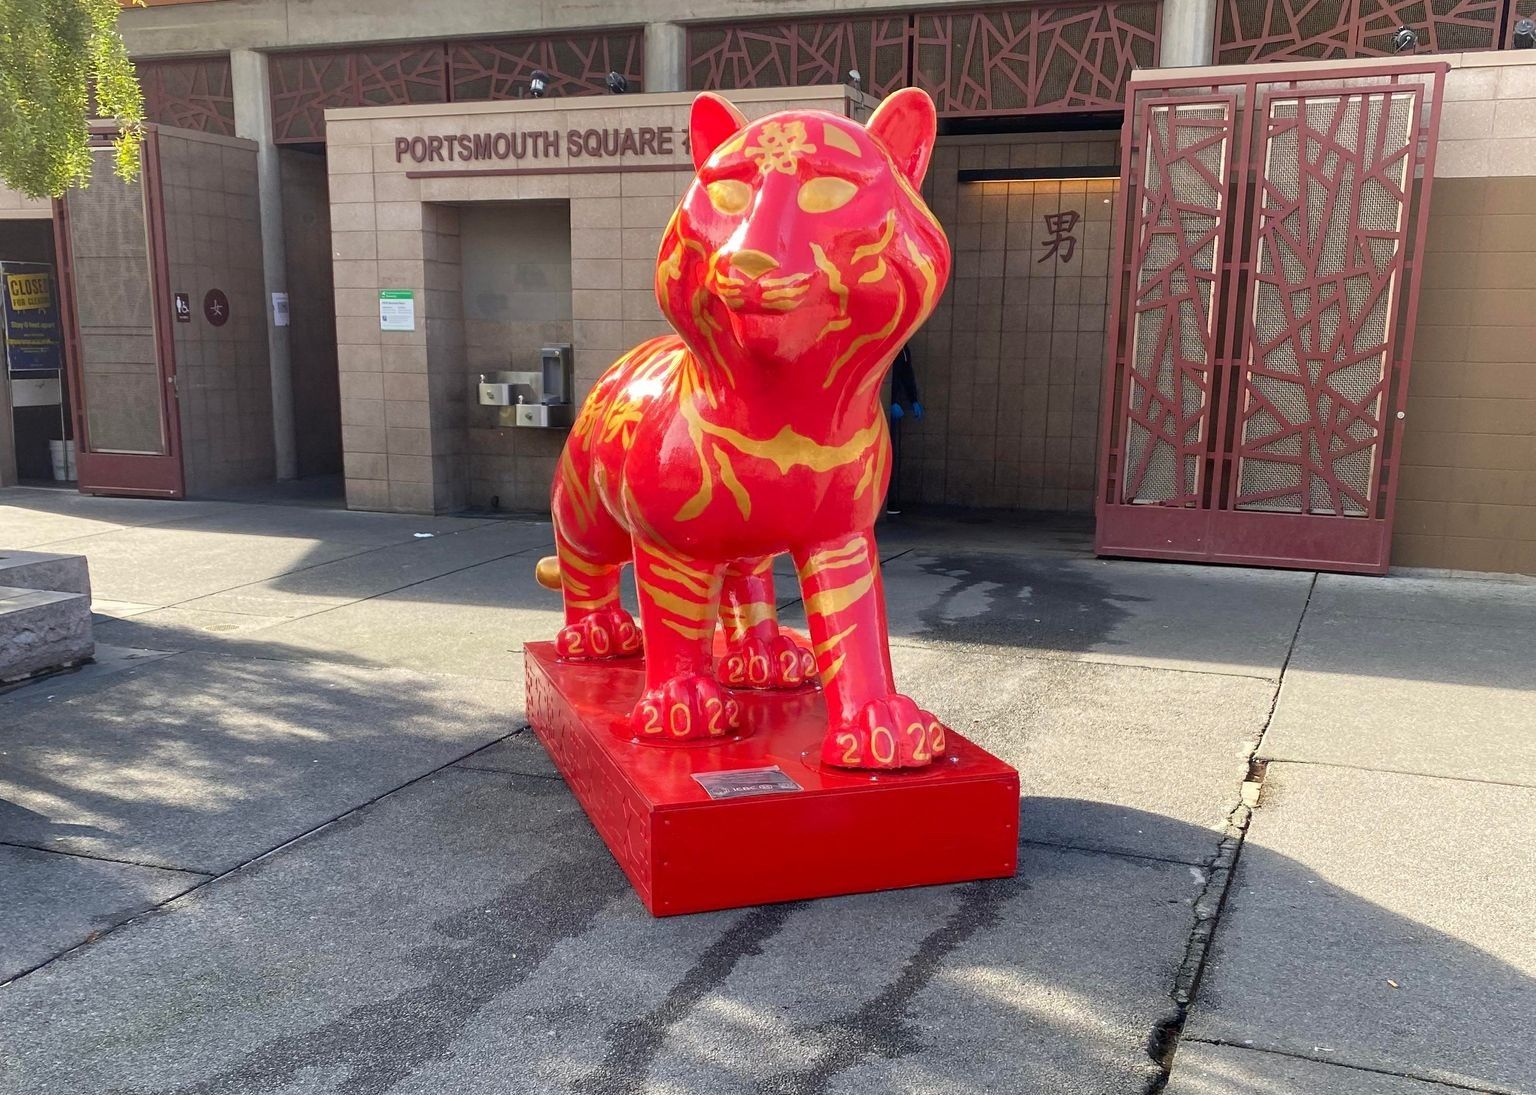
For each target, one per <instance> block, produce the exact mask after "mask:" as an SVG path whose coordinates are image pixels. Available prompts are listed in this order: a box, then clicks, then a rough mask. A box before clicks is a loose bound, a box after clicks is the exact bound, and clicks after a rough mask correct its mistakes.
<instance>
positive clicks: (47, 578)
mask: <svg viewBox="0 0 1536 1095" xmlns="http://www.w3.org/2000/svg"><path fill="white" fill-rule="evenodd" d="M0 586H9V587H11V588H13V589H47V590H52V591H53V592H55V593H83V594H85V596H86V599H87V600H89V599H90V596H91V574H90V571H89V569H88V568H87V567H86V562H85V556H84V555H50V554H48V553H47V552H42V551H9V550H0Z"/></svg>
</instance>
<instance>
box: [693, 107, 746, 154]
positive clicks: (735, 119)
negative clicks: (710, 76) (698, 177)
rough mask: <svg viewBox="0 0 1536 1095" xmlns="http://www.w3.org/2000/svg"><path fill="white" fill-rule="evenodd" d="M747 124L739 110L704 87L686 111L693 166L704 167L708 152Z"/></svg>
mask: <svg viewBox="0 0 1536 1095" xmlns="http://www.w3.org/2000/svg"><path fill="white" fill-rule="evenodd" d="M746 124H747V119H746V118H745V117H744V116H743V115H742V113H741V111H739V110H737V109H736V108H735V107H734V106H732V105H731V104H730V103H728V102H726V101H725V100H724V99H722V98H720V96H718V95H711V94H710V93H709V92H707V91H706V92H703V93H701V94H700V95H699V96H698V97H697V98H695V99H694V100H693V111H692V113H690V114H689V115H688V148H689V150H690V151H691V152H692V153H693V169H694V170H695V171H697V170H698V169H699V168H701V167H703V166H704V161H705V160H707V159H709V154H710V153H711V152H713V151H714V150H715V149H717V148H719V147H720V145H721V144H723V143H724V142H725V141H726V140H727V139H728V138H729V137H730V136H731V134H733V133H735V132H736V131H737V130H739V129H740V128H741V127H742V126H744V125H746Z"/></svg>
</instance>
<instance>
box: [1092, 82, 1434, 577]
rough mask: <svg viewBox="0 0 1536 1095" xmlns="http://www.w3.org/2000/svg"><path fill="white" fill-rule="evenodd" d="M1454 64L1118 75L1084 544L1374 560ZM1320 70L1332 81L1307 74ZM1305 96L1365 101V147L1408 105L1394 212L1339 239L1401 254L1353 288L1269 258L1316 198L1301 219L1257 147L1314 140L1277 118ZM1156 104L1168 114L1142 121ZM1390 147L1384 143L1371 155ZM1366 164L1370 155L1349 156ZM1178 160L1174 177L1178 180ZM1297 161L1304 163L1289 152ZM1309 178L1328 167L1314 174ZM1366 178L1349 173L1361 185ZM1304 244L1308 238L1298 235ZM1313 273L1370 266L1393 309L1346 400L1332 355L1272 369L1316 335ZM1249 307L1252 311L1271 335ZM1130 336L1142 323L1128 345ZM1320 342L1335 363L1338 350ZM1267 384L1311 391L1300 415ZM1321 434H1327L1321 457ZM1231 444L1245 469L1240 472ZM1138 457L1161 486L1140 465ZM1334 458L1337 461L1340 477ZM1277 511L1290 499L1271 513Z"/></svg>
mask: <svg viewBox="0 0 1536 1095" xmlns="http://www.w3.org/2000/svg"><path fill="white" fill-rule="evenodd" d="M1447 68H1448V66H1446V65H1445V64H1444V63H1443V62H1422V61H1421V62H1404V63H1403V64H1400V65H1392V66H1381V65H1375V66H1371V67H1365V66H1358V67H1349V66H1340V67H1339V68H1333V69H1328V70H1322V71H1320V70H1318V69H1315V68H1314V69H1312V70H1311V71H1304V70H1303V71H1289V70H1285V69H1283V68H1281V67H1280V66H1273V67H1270V66H1266V67H1262V68H1259V67H1255V68H1250V69H1245V70H1243V71H1241V72H1234V73H1233V74H1232V75H1230V76H1226V75H1220V76H1213V75H1210V74H1207V75H1205V76H1187V77H1178V76H1176V75H1174V74H1173V73H1172V72H1171V73H1170V74H1169V76H1168V77H1167V78H1155V79H1152V80H1146V81H1142V80H1137V81H1135V82H1133V83H1132V84H1131V86H1130V91H1129V93H1128V96H1127V97H1128V102H1127V107H1126V116H1125V126H1124V137H1123V142H1122V145H1123V163H1122V171H1121V175H1122V180H1123V181H1122V187H1121V191H1120V199H1119V204H1118V207H1117V209H1116V218H1115V240H1114V251H1113V254H1114V257H1115V263H1116V268H1117V271H1118V284H1117V285H1116V287H1115V291H1114V292H1113V293H1112V295H1111V313H1110V324H1109V335H1110V339H1109V357H1108V363H1107V366H1106V369H1105V380H1104V393H1103V410H1102V414H1103V420H1102V427H1101V437H1102V442H1101V446H1100V476H1099V489H1098V498H1097V502H1096V513H1097V518H1098V522H1097V530H1096V533H1095V550H1096V551H1097V552H1098V554H1100V555H1118V556H1132V557H1142V558H1158V559H1181V560H1188V561H1199V562H1218V563H1237V564H1249V565H1259V566H1277V567H1295V568H1305V569H1325V570H1338V571H1353V572H1359V573H1370V574H1380V573H1384V572H1385V571H1386V570H1387V567H1388V563H1389V559H1390V549H1391V536H1392V519H1393V513H1394V509H1395V500H1396V493H1397V479H1398V454H1399V452H1400V450H1401V444H1402V430H1403V421H1402V418H1403V412H1404V410H1405V407H1406V400H1407V392H1408V371H1409V365H1410V363H1411V360H1412V354H1413V327H1414V323H1413V319H1414V315H1415V313H1416V310H1417V298H1418V289H1419V280H1420V279H1419V276H1418V274H1419V266H1420V264H1421V262H1422V255H1423V251H1424V235H1425V230H1426V225H1427V216H1426V211H1427V209H1428V203H1429V197H1430V187H1431V180H1432V177H1433V173H1434V152H1435V140H1436V137H1437V135H1438V129H1439V114H1440V102H1441V89H1442V87H1443V83H1444V78H1445V72H1446V71H1447ZM1175 71H1176V70H1175ZM1322 80H1327V81H1330V82H1333V86H1329V87H1319V86H1317V82H1318V81H1322ZM1339 81H1345V82H1346V83H1345V85H1344V86H1339V83H1338V82H1339ZM1309 84H1310V85H1311V86H1309ZM1318 97H1327V98H1328V99H1330V100H1334V101H1335V105H1334V112H1335V114H1336V115H1338V116H1340V117H1342V116H1343V115H1344V113H1345V110H1346V108H1347V106H1348V105H1349V102H1351V101H1353V102H1357V103H1358V111H1357V112H1356V113H1355V114H1352V115H1350V117H1352V118H1362V119H1363V118H1364V117H1365V115H1366V112H1367V111H1368V110H1369V109H1372V107H1371V105H1370V104H1371V103H1372V102H1375V101H1379V102H1380V104H1381V110H1382V111H1383V113H1382V114H1381V115H1380V117H1379V118H1378V119H1377V122H1376V124H1375V126H1374V128H1372V129H1371V130H1370V132H1371V137H1370V140H1371V141H1374V142H1376V143H1377V144H1379V142H1380V135H1381V133H1382V132H1383V130H1384V129H1385V125H1386V123H1385V118H1386V117H1387V114H1386V113H1385V112H1386V111H1389V110H1391V109H1392V108H1393V106H1394V104H1395V105H1396V106H1397V108H1398V109H1405V108H1406V109H1409V110H1411V111H1412V113H1410V114H1409V115H1408V117H1409V119H1410V120H1411V123H1410V124H1411V131H1410V132H1411V136H1410V139H1409V141H1408V142H1407V144H1406V148H1405V149H1404V150H1403V151H1402V152H1401V153H1400V154H1399V155H1398V156H1397V157H1396V162H1398V163H1399V164H1402V162H1403V160H1404V158H1406V159H1407V162H1406V164H1405V165H1404V167H1403V169H1404V170H1405V171H1406V179H1407V183H1406V186H1405V187H1404V191H1405V192H1404V193H1403V195H1402V198H1401V203H1400V204H1401V211H1400V217H1399V220H1398V223H1397V224H1396V226H1395V227H1394V229H1393V230H1392V231H1391V232H1371V231H1367V230H1366V229H1365V228H1364V227H1363V226H1361V225H1359V224H1353V225H1351V226H1350V231H1351V235H1350V240H1351V244H1350V246H1351V248H1354V247H1355V246H1356V245H1357V244H1358V245H1359V246H1360V247H1361V248H1363V249H1371V248H1374V247H1376V246H1377V245H1378V244H1379V245H1381V246H1383V247H1386V246H1389V245H1390V246H1391V247H1392V248H1394V250H1393V251H1392V252H1391V255H1390V261H1386V262H1382V261H1380V260H1375V261H1373V262H1372V263H1369V264H1367V265H1366V266H1365V267H1364V268H1357V269H1356V271H1355V272H1353V273H1350V274H1348V275H1345V276H1346V277H1350V278H1354V279H1355V280H1356V282H1357V283H1358V284H1357V285H1355V286H1352V287H1348V286H1343V280H1342V279H1341V275H1340V274H1339V273H1338V272H1336V271H1335V272H1333V273H1331V274H1329V275H1328V276H1327V277H1324V276H1323V275H1321V274H1320V273H1319V272H1318V271H1317V270H1316V269H1313V270H1310V271H1302V273H1301V274H1300V275H1297V276H1290V275H1287V274H1286V272H1285V271H1284V270H1283V269H1278V268H1277V267H1276V264H1277V263H1278V262H1281V259H1280V258H1277V255H1278V254H1279V252H1280V251H1282V250H1283V251H1286V253H1287V256H1288V257H1289V260H1290V262H1291V265H1294V259H1295V254H1296V253H1297V248H1295V247H1292V246H1291V244H1292V243H1293V242H1297V241H1294V240H1291V239H1284V238H1282V239H1281V241H1280V244H1279V245H1277V243H1276V239H1277V237H1280V236H1281V235H1282V232H1283V231H1284V230H1285V225H1286V223H1287V222H1286V221H1285V220H1283V219H1282V218H1283V217H1284V215H1285V214H1286V213H1287V212H1289V213H1290V214H1291V216H1290V219H1289V222H1288V223H1289V224H1290V225H1291V226H1292V227H1294V226H1295V225H1296V224H1298V223H1299V224H1301V225H1303V232H1306V231H1311V230H1312V229H1313V227H1315V224H1314V221H1313V217H1312V215H1311V214H1309V213H1307V212H1306V211H1305V210H1302V211H1301V212H1300V213H1299V214H1298V213H1297V211H1296V209H1295V205H1294V203H1293V205H1292V206H1291V207H1289V208H1288V207H1286V205H1285V203H1284V202H1283V201H1280V200H1279V199H1278V198H1277V192H1278V190H1279V188H1278V187H1276V186H1274V185H1272V184H1273V183H1274V180H1275V178H1276V177H1278V171H1279V170H1283V169H1284V168H1285V164H1284V163H1283V162H1282V160H1283V159H1284V157H1283V156H1278V155H1277V156H1276V157H1275V158H1274V159H1273V160H1271V159H1270V153H1271V152H1272V151H1274V149H1275V147H1276V142H1277V141H1278V140H1279V139H1280V138H1281V136H1282V135H1283V134H1284V133H1286V132H1287V130H1288V128H1289V129H1290V130H1293V131H1294V132H1295V134H1296V140H1297V141H1298V147H1299V146H1300V144H1299V143H1300V142H1301V141H1303V140H1306V139H1308V134H1307V133H1306V132H1305V131H1304V129H1303V126H1302V125H1301V124H1300V122H1299V121H1295V122H1293V123H1288V122H1286V121H1285V119H1284V118H1283V117H1282V115H1283V114H1284V113H1285V111H1284V109H1282V108H1283V107H1284V106H1285V105H1286V104H1290V103H1292V102H1293V101H1294V102H1295V103H1296V104H1298V105H1296V106H1295V108H1294V110H1295V115H1296V118H1297V119H1299V118H1300V117H1301V116H1302V114H1303V112H1304V110H1305V107H1304V106H1303V105H1301V104H1304V103H1306V102H1307V101H1309V100H1313V99H1316V98H1318ZM1351 97H1359V98H1358V99H1354V100H1352V99H1351ZM1155 112H1160V113H1159V118H1160V121H1161V124H1162V127H1163V128H1162V129H1156V128H1155V127H1154V126H1153V125H1152V118H1153V115H1154V113H1155ZM1181 112H1182V114H1181ZM1176 117H1177V118H1179V119H1180V122H1179V124H1180V125H1182V126H1184V127H1185V129H1186V132H1185V134H1184V135H1183V136H1182V137H1180V138H1179V139H1177V140H1176V139H1174V138H1173V137H1172V136H1170V135H1169V134H1170V133H1171V127H1173V126H1174V124H1175V122H1174V119H1175V118H1176ZM1373 117H1374V116H1373ZM1189 127H1196V128H1194V129H1192V130H1191V129H1189ZM1367 128H1368V127H1367V125H1366V123H1365V122H1363V121H1362V122H1360V125H1359V134H1360V137H1359V142H1365V141H1366V139H1367V138H1366V134H1367ZM1218 151H1219V155H1214V154H1213V153H1216V152H1218ZM1378 151H1379V149H1378ZM1175 161H1178V162H1175ZM1393 161H1394V157H1393V156H1391V155H1383V156H1382V158H1381V159H1380V164H1389V165H1390V164H1391V163H1392V162H1393ZM1336 162H1337V161H1336ZM1361 164H1362V167H1361V170H1362V171H1364V165H1365V156H1364V154H1363V153H1362V157H1361ZM1380 164H1378V165H1377V166H1378V167H1379V166H1380ZM1271 167H1273V168H1275V171H1274V172H1271V170H1270V169H1271ZM1175 169H1176V170H1177V173H1178V177H1179V178H1180V179H1181V180H1182V181H1181V182H1180V183H1179V186H1180V187H1182V189H1183V193H1182V194H1175V193H1173V191H1174V189H1175V187H1174V184H1173V183H1172V182H1171V181H1170V180H1171V179H1172V178H1173V177H1174V174H1175ZM1297 171H1298V174H1304V173H1306V171H1310V167H1309V166H1308V165H1306V164H1299V165H1298V167H1297ZM1159 172H1160V173H1161V174H1158V173H1159ZM1390 174H1391V173H1390V172H1387V171H1377V172H1376V173H1375V174H1371V173H1370V172H1368V171H1365V172H1364V177H1365V178H1366V179H1368V180H1370V181H1372V182H1377V181H1384V182H1386V183H1387V184H1388V189H1390V182H1391V180H1390ZM1154 175H1155V176H1156V177H1153V176H1154ZM1191 180H1193V181H1191ZM1335 183H1337V180H1335ZM1306 185H1307V186H1312V187H1314V188H1315V187H1318V186H1322V185H1324V184H1323V183H1320V182H1319V181H1318V176H1317V174H1316V173H1313V174H1312V175H1310V176H1309V178H1308V180H1307V182H1306ZM1360 185H1361V183H1360V181H1359V179H1357V180H1356V183H1355V188H1356V189H1358V188H1359V186H1360ZM1301 186H1302V184H1301V183H1298V184H1297V187H1298V190H1299V189H1300V188H1301ZM1342 190H1343V187H1341V186H1338V185H1335V186H1334V189H1333V190H1332V191H1331V192H1329V193H1328V195H1327V202H1326V212H1325V213H1324V214H1323V217H1320V218H1317V220H1316V223H1325V219H1326V217H1328V216H1331V215H1332V211H1333V209H1334V206H1335V204H1336V203H1337V202H1339V201H1343V200H1346V199H1348V200H1353V199H1352V198H1349V196H1347V195H1346V196H1345V197H1341V192H1342ZM1358 204H1359V203H1358V202H1356V205H1358ZM1250 207H1251V208H1250ZM1352 208H1353V207H1352ZM1159 237H1162V238H1161V239H1160V238H1159ZM1372 237H1374V242H1372ZM1170 239H1172V240H1173V241H1174V242H1173V243H1169V242H1168V241H1169V240H1170ZM1300 243H1301V244H1302V247H1301V250H1303V251H1304V250H1305V246H1304V244H1305V241H1300ZM1372 253H1373V254H1374V252H1372ZM1351 254H1353V252H1351ZM1346 261H1348V258H1346ZM1159 263H1161V266H1159ZM1325 282H1326V283H1327V284H1328V285H1329V286H1331V287H1332V288H1333V289H1334V290H1335V291H1337V290H1339V289H1340V287H1344V288H1359V287H1361V286H1365V285H1367V283H1373V289H1372V291H1374V292H1375V293H1376V294H1377V295H1378V296H1384V298H1385V304H1386V306H1387V307H1388V308H1390V309H1391V313H1390V315H1389V317H1388V318H1387V319H1386V321H1385V325H1384V328H1383V329H1382V331H1381V337H1380V338H1378V339H1377V340H1376V342H1375V343H1373V344H1371V345H1369V346H1368V347H1367V350H1368V351H1369V352H1368V353H1367V354H1365V355H1364V358H1365V359H1367V369H1368V368H1369V362H1370V361H1371V360H1376V359H1378V358H1379V360H1380V363H1381V365H1380V374H1379V377H1378V378H1377V380H1376V381H1375V382H1374V383H1367V384H1365V385H1364V387H1363V390H1362V385H1361V382H1360V381H1359V379H1358V378H1359V375H1360V374H1359V372H1358V370H1357V371H1356V372H1355V373H1354V374H1352V375H1351V376H1350V377H1349V378H1348V379H1349V385H1348V386H1349V387H1351V388H1352V389H1355V390H1354V392H1353V395H1352V396H1351V393H1349V392H1345V393H1342V394H1341V393H1340V392H1339V391H1337V390H1335V388H1336V387H1344V385H1342V384H1340V385H1335V384H1334V379H1335V377H1336V376H1338V375H1343V374H1344V372H1345V371H1346V370H1347V369H1348V368H1350V367H1352V366H1348V365H1345V366H1343V367H1340V368H1338V370H1337V371H1335V362H1334V361H1327V362H1322V363H1321V364H1319V363H1318V361H1317V360H1316V357H1315V355H1313V356H1311V357H1310V358H1309V361H1310V367H1314V368H1316V369H1317V371H1318V372H1319V373H1320V374H1321V375H1313V376H1310V377H1308V376H1307V375H1306V368H1304V364H1305V363H1303V362H1302V361H1301V358H1302V357H1303V355H1302V354H1301V353H1300V352H1297V353H1296V354H1295V357H1296V359H1297V363H1296V365H1295V372H1294V374H1287V373H1285V372H1284V370H1277V369H1276V367H1275V366H1274V356H1275V349H1276V347H1277V346H1279V345H1280V343H1281V342H1283V341H1286V340H1289V342H1290V343H1291V345H1292V348H1294V347H1296V346H1301V345H1302V344H1304V343H1307V342H1308V339H1312V342H1310V343H1308V345H1309V346H1310V347H1313V348H1315V347H1316V346H1317V345H1318V344H1319V342H1320V340H1321V338H1322V335H1321V334H1320V332H1321V331H1322V327H1321V323H1322V321H1321V319H1320V318H1319V314H1318V313H1321V312H1323V311H1326V310H1327V309H1326V307H1325V306H1324V305H1325V303H1326V301H1327V299H1328V298H1327V297H1325V296H1324V295H1323V291H1322V288H1321V287H1322V286H1323V285H1324V283H1325ZM1287 293H1289V294H1291V295H1290V296H1285V295H1284V294H1287ZM1305 293H1310V294H1311V297H1310V299H1311V302H1312V304H1313V305H1315V307H1314V308H1313V309H1312V311H1311V312H1309V313H1308V314H1306V315H1304V316H1301V317H1296V316H1294V315H1292V316H1291V317H1290V318H1289V319H1288V320H1287V321H1286V322H1285V323H1282V324H1280V326H1281V327H1282V328H1283V330H1282V331H1281V332H1280V335H1279V337H1276V333H1275V331H1274V327H1275V325H1276V324H1275V317H1276V316H1279V315H1285V314H1286V313H1285V312H1282V311H1281V310H1280V309H1279V308H1278V307H1276V306H1275V302H1276V300H1277V298H1278V299H1281V300H1282V301H1283V302H1284V304H1285V306H1286V307H1289V306H1290V302H1291V301H1293V300H1296V299H1299V298H1298V297H1297V296H1296V294H1305ZM1261 295H1262V296H1264V297H1266V298H1267V299H1268V303H1269V305H1270V307H1268V308H1266V309H1262V310H1261V309H1260V308H1259V306H1258V305H1257V303H1256V302H1257V301H1258V300H1259V299H1260V297H1261ZM1346 318H1348V317H1347V316H1346ZM1256 321H1263V323H1264V326H1265V331H1264V332H1258V330H1257V322H1256ZM1346 326H1347V324H1346ZM1139 336H1146V337H1145V338H1144V339H1143V341H1141V342H1138V338H1139ZM1335 341H1336V342H1337V339H1336V340H1335ZM1358 345H1359V343H1358V342H1356V343H1355V344H1354V345H1352V346H1351V348H1350V349H1351V351H1353V350H1354V349H1355V348H1357V347H1358ZM1335 349H1336V352H1338V354H1339V356H1338V357H1337V358H1336V359H1335V360H1337V361H1343V360H1344V359H1346V358H1348V357H1349V356H1350V354H1347V353H1343V352H1342V351H1340V350H1338V348H1337V347H1335ZM1282 356H1283V354H1282ZM1277 394H1278V395H1280V396H1284V397H1286V399H1288V400H1292V401H1293V402H1292V404H1291V406H1292V408H1293V409H1294V408H1296V407H1297V406H1298V405H1299V406H1304V407H1305V408H1306V417H1305V418H1304V419H1302V420H1297V419H1295V418H1287V416H1286V415H1285V414H1284V413H1282V412H1281V411H1280V410H1278V409H1276V408H1275V406H1274V403H1275V401H1276V400H1275V397H1276V396H1277ZM1314 445H1321V446H1322V449H1321V455H1320V456H1318V458H1317V459H1313V458H1312V456H1311V454H1312V453H1313V452H1315V451H1318V450H1315V449H1313V448H1312V447H1311V446H1314ZM1291 448H1294V449H1295V450H1296V451H1295V452H1291V451H1290V449H1291ZM1245 461H1247V462H1251V464H1252V465H1253V472H1254V474H1253V475H1251V476H1250V474H1249V470H1248V469H1247V468H1246V467H1245ZM1362 464H1365V465H1366V466H1365V467H1362V466H1361V465H1362ZM1153 465H1155V466H1156V470H1157V474H1156V475H1155V476H1153V477H1152V478H1153V479H1155V480H1156V481H1155V482H1152V481H1149V477H1148V471H1149V468H1150V467H1152V466H1153ZM1346 465H1347V466H1346ZM1341 467H1342V468H1345V470H1346V471H1347V475H1342V476H1341V475H1337V474H1335V472H1336V470H1337V469H1338V468H1341ZM1287 469H1289V470H1287ZM1265 474H1267V475H1268V476H1269V478H1270V480H1271V482H1270V483H1269V484H1267V485H1268V487H1269V489H1257V487H1256V485H1255V483H1254V480H1257V479H1259V478H1260V477H1261V475H1265ZM1291 478H1294V480H1295V483H1294V484H1292V482H1291V481H1290V480H1291ZM1275 482H1278V483H1279V485H1278V486H1276V485H1274V483H1275ZM1292 498H1294V502H1292V501H1290V499H1292ZM1287 507H1289V508H1290V509H1291V511H1290V512H1283V510H1285V509H1286V508H1287ZM1330 509H1331V510H1332V511H1333V512H1328V510H1330Z"/></svg>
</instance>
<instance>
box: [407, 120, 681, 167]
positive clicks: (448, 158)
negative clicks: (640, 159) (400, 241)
mask: <svg viewBox="0 0 1536 1095" xmlns="http://www.w3.org/2000/svg"><path fill="white" fill-rule="evenodd" d="M687 154H688V134H687V133H686V132H683V133H679V132H678V131H677V130H676V129H675V128H674V127H672V126H669V125H658V126H637V127H635V128H632V129H536V130H498V131H496V132H493V133H445V134H442V135H440V136H439V135H433V136H428V137H396V138H395V162H396V163H404V162H405V161H406V160H410V161H411V162H412V163H476V162H481V163H484V162H487V161H526V160H557V159H560V158H561V157H562V156H564V158H565V159H566V160H582V159H588V160H600V159H614V158H617V157H620V156H667V157H676V156H678V155H685V156H686V155H687Z"/></svg>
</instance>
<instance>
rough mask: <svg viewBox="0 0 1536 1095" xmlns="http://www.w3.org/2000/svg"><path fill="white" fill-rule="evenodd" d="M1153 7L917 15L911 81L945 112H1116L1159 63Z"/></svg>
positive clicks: (1129, 3)
mask: <svg viewBox="0 0 1536 1095" xmlns="http://www.w3.org/2000/svg"><path fill="white" fill-rule="evenodd" d="M1160 11H1161V6H1160V5H1159V4H1156V3H1143V2H1136V0H1125V2H1115V0H1106V2H1103V3H1098V4H1090V5H1083V6H1070V5H1069V6H1057V5H1045V4H1041V5H1029V6H1026V7H1016V8H1002V9H983V10H979V11H972V12H959V13H952V14H951V13H946V14H943V15H918V16H916V17H915V18H916V33H915V37H914V40H913V76H914V79H913V82H914V83H915V84H917V86H918V87H921V88H923V89H924V90H926V91H927V92H928V93H929V94H931V95H932V96H933V97H934V101H935V102H936V103H937V104H938V107H939V113H940V114H946V115H954V114H965V115H978V114H1040V113H1057V112H1062V111H1094V110H1119V109H1120V107H1121V105H1122V104H1123V103H1124V102H1125V85H1126V81H1127V80H1129V79H1130V75H1131V72H1132V71H1133V70H1135V69H1138V68H1148V67H1151V66H1153V65H1156V64H1157V41H1158V17H1159V12H1160Z"/></svg>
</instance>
